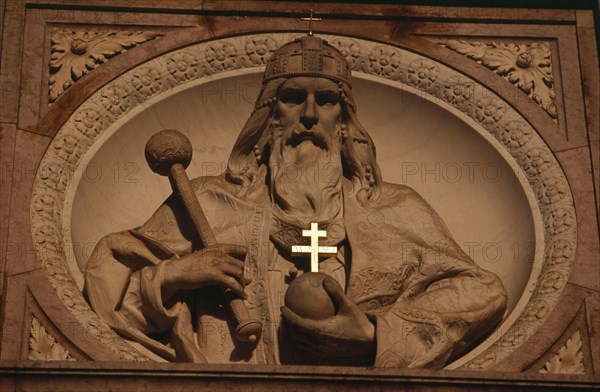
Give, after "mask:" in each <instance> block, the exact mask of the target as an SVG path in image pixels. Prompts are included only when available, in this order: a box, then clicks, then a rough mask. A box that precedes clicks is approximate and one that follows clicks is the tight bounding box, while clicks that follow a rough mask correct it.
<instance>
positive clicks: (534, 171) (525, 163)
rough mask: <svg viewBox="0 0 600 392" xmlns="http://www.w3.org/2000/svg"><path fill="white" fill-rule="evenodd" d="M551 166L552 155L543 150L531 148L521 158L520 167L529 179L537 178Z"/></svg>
mask: <svg viewBox="0 0 600 392" xmlns="http://www.w3.org/2000/svg"><path fill="white" fill-rule="evenodd" d="M552 166H553V163H552V154H551V153H550V152H549V151H548V150H545V149H541V148H533V149H531V150H529V151H527V153H526V154H525V156H524V157H523V158H521V167H522V168H523V170H525V174H527V175H528V176H529V177H537V176H539V175H540V174H542V173H544V172H545V171H546V170H548V169H549V168H550V167H552Z"/></svg>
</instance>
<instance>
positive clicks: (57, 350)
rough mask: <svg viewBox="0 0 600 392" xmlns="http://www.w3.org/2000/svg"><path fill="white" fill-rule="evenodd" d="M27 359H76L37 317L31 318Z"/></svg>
mask: <svg viewBox="0 0 600 392" xmlns="http://www.w3.org/2000/svg"><path fill="white" fill-rule="evenodd" d="M27 359H29V360H32V361H74V360H75V358H73V357H72V356H71V354H70V353H69V352H68V351H67V349H66V348H64V347H63V346H62V345H61V344H60V343H57V342H56V340H54V337H53V336H52V335H50V334H49V333H48V331H46V328H44V326H43V325H42V324H40V322H39V321H38V319H37V318H35V317H32V318H31V329H30V331H29V354H28V355H27Z"/></svg>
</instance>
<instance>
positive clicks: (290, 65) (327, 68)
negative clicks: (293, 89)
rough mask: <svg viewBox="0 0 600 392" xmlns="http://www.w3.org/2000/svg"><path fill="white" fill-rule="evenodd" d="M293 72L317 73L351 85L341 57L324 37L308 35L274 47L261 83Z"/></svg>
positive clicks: (346, 63)
mask: <svg viewBox="0 0 600 392" xmlns="http://www.w3.org/2000/svg"><path fill="white" fill-rule="evenodd" d="M296 76H318V77H324V78H328V79H331V80H333V81H336V82H344V83H347V84H348V85H349V86H351V85H352V84H351V75H350V67H349V65H348V62H347V61H346V59H345V57H344V56H343V55H342V54H341V53H340V52H339V51H338V50H337V49H336V48H334V47H333V46H331V45H330V44H329V43H328V42H327V41H325V40H323V39H321V38H317V37H315V36H309V35H307V36H304V37H301V38H296V39H295V40H294V41H292V42H289V43H287V44H285V45H283V46H282V47H280V48H279V49H277V51H276V52H275V53H274V54H273V56H272V57H271V59H270V60H269V62H268V63H267V69H266V70H265V75H264V78H263V83H265V82H268V81H269V80H272V79H275V78H282V77H283V78H290V77H296Z"/></svg>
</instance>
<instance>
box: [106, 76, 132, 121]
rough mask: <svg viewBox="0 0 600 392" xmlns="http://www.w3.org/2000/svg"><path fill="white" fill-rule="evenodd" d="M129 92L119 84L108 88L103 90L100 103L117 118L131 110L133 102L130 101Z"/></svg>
mask: <svg viewBox="0 0 600 392" xmlns="http://www.w3.org/2000/svg"><path fill="white" fill-rule="evenodd" d="M129 93H130V92H129V91H128V90H127V89H125V87H123V86H119V85H118V84H115V85H112V86H108V87H106V88H104V89H102V92H101V94H100V103H101V104H102V106H104V108H106V110H108V111H109V112H110V114H112V115H113V116H115V117H119V116H120V115H121V114H123V113H125V112H126V111H128V110H129V108H130V106H131V102H130V101H129Z"/></svg>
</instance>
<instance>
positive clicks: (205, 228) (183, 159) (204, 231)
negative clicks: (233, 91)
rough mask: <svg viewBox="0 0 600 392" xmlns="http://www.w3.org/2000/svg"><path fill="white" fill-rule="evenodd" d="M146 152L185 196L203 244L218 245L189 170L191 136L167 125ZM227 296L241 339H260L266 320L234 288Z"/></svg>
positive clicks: (156, 169) (157, 169)
mask: <svg viewBox="0 0 600 392" xmlns="http://www.w3.org/2000/svg"><path fill="white" fill-rule="evenodd" d="M145 155H146V161H147V162H148V165H149V166H150V169H151V170H152V171H153V172H155V173H157V174H159V175H161V176H168V177H169V180H170V183H171V187H172V188H173V191H174V192H175V193H177V194H178V195H179V197H180V198H181V201H182V202H183V205H184V206H185V209H186V211H187V213H188V216H189V218H190V219H191V221H192V223H193V225H194V228H195V230H196V233H197V234H198V237H199V238H200V241H201V242H202V244H203V245H204V246H205V247H209V246H213V245H216V244H217V240H216V239H215V236H214V234H213V231H212V229H211V228H210V225H209V224H208V221H207V219H206V216H205V215H204V211H203V210H202V207H201V206H200V203H199V202H198V198H197V197H196V194H195V193H194V190H193V188H192V185H191V183H190V180H189V178H188V176H187V174H186V172H185V169H186V168H187V167H188V165H189V164H190V162H191V161H192V143H191V142H190V140H189V139H188V138H187V137H186V136H185V135H183V134H182V133H181V132H179V131H177V130H174V129H166V130H163V131H160V132H158V133H156V134H154V135H153V136H152V137H151V138H150V139H149V140H148V142H147V143H146V148H145ZM225 298H227V300H228V302H229V306H230V308H231V311H232V313H233V315H234V317H235V319H236V321H237V327H236V329H235V332H234V336H235V338H236V339H237V340H238V341H241V342H250V343H254V342H256V341H257V340H258V338H259V337H260V334H261V332H262V323H261V322H260V321H258V320H253V319H251V318H250V315H249V313H248V309H246V305H245V304H244V301H243V300H242V299H241V298H238V297H236V296H235V295H233V293H232V292H226V295H225Z"/></svg>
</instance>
